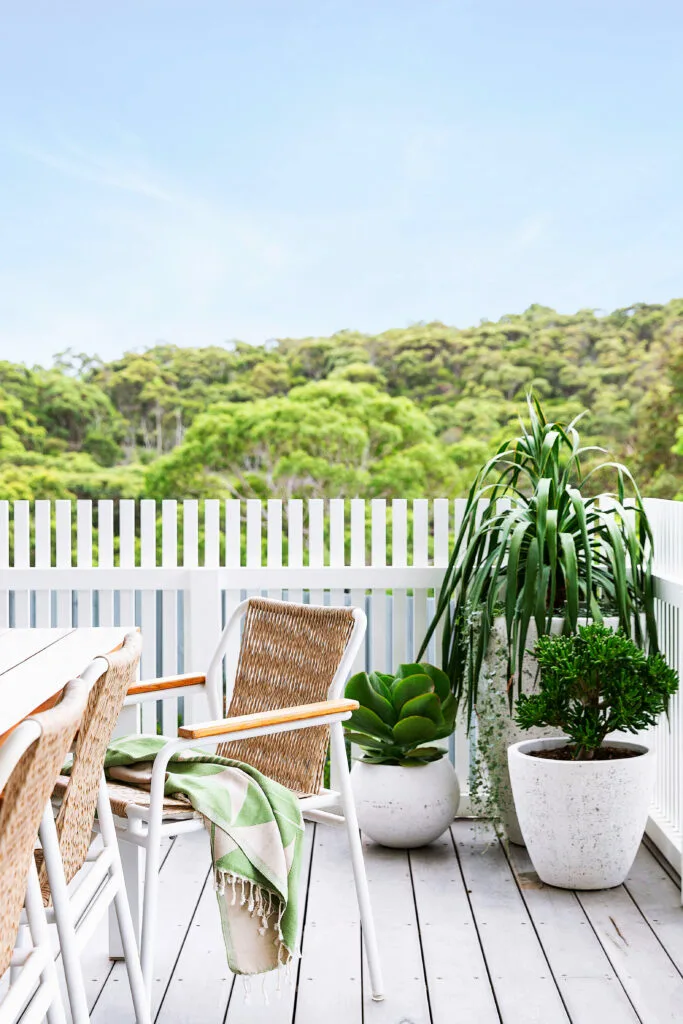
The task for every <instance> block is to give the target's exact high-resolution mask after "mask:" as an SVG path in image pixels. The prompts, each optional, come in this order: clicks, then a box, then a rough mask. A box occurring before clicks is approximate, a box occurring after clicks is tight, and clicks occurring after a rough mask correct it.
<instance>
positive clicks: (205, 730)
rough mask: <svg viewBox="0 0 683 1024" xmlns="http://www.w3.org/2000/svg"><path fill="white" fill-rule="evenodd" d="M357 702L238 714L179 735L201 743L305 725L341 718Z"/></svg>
mask: <svg viewBox="0 0 683 1024" xmlns="http://www.w3.org/2000/svg"><path fill="white" fill-rule="evenodd" d="M357 707H358V701H357V700H347V699H346V698H345V697H340V698H339V700H322V701H320V702H319V703H317V704H298V705H297V706H296V707H293V708H278V710H276V711H257V712H256V714H253V715H235V716H234V717H233V718H223V719H221V720H219V721H215V722H199V723H198V724H197V725H182V726H181V727H180V728H179V729H178V735H179V736H180V737H182V739H184V740H200V739H204V738H205V737H207V736H223V735H225V734H226V733H233V732H246V731H247V730H249V729H263V728H264V727H267V726H269V725H284V724H285V723H286V722H303V721H305V720H306V719H307V718H323V717H324V716H326V715H340V714H344V713H350V712H351V711H355V710H356V708H357Z"/></svg>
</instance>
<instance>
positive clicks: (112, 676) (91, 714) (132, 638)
mask: <svg viewBox="0 0 683 1024" xmlns="http://www.w3.org/2000/svg"><path fill="white" fill-rule="evenodd" d="M141 651H142V638H141V636H140V634H139V633H129V634H128V635H127V636H126V637H125V639H124V641H123V645H122V646H121V647H120V648H118V650H116V651H112V652H111V654H107V655H103V656H102V657H101V658H98V659H96V661H97V663H98V664H99V665H100V666H101V667H104V669H105V670H104V672H102V673H101V674H99V676H98V678H96V680H95V682H94V683H93V684H92V685H91V688H90V693H89V696H88V702H87V704H86V707H85V712H84V714H83V719H82V721H81V725H80V728H79V730H78V736H77V737H76V743H75V746H74V756H73V764H72V767H71V773H70V775H69V781H68V783H67V785H66V789H65V791H64V794H63V796H62V800H61V804H60V807H59V811H58V813H57V819H56V826H57V835H58V836H59V848H60V851H61V854H62V862H63V864H64V877H65V879H66V881H67V883H68V882H70V881H71V879H72V878H73V877H74V876H75V875H76V874H77V873H78V871H79V870H80V869H81V867H82V866H83V864H84V862H85V858H86V855H87V853H88V849H89V848H90V843H91V840H92V826H93V821H94V820H95V809H96V806H97V794H98V791H99V785H100V779H101V776H102V766H103V764H104V756H105V754H106V752H107V746H108V745H109V741H110V739H111V734H112V732H113V730H114V726H115V725H116V720H117V718H118V716H119V713H120V711H121V708H122V707H123V701H124V698H125V696H126V692H127V690H128V687H129V685H130V684H131V683H132V682H133V681H134V680H135V678H136V674H137V667H138V663H139V661H140V654H141ZM93 664H95V663H93ZM89 667H90V666H89ZM87 671H88V670H86V672H84V673H83V675H84V677H86V676H87ZM39 877H40V888H41V891H42V893H43V899H44V900H45V901H47V900H49V896H50V887H49V882H48V879H47V871H46V868H45V864H44V863H41V864H40V872H39Z"/></svg>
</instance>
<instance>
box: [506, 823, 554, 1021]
mask: <svg viewBox="0 0 683 1024" xmlns="http://www.w3.org/2000/svg"><path fill="white" fill-rule="evenodd" d="M498 842H499V844H500V848H501V850H502V851H503V856H504V857H505V860H506V861H507V864H508V867H509V868H510V873H511V874H512V877H513V879H514V883H515V885H516V886H517V892H518V893H519V895H520V897H521V900H522V903H523V904H524V909H525V910H526V913H527V917H528V918H529V924H530V925H531V927H532V928H533V930H534V935H535V936H536V938H537V939H538V944H539V946H540V947H541V952H542V954H543V958H544V960H545V962H546V963H547V965H548V970H549V971H550V977H551V978H552V979H553V982H554V983H555V988H556V989H557V994H558V996H559V997H560V1000H561V1002H562V1005H563V1006H564V1011H565V1013H566V1014H567V1020H569V1021H570V1022H571V1020H572V1018H571V1014H570V1012H569V1007H568V1006H567V1000H566V999H565V997H564V992H563V991H562V988H561V986H560V985H559V984H558V981H557V976H556V974H555V969H554V967H553V965H552V964H551V963H550V958H549V957H548V951H547V950H546V948H545V945H544V943H543V940H542V939H541V936H540V934H539V931H538V928H537V926H536V922H535V921H534V916H533V914H532V913H531V910H530V909H529V904H528V903H527V900H526V896H525V895H524V890H523V889H522V886H521V885H520V884H519V878H518V877H517V872H516V871H515V866H514V864H513V863H512V861H511V860H510V857H509V855H508V851H507V849H506V848H505V843H501V842H500V839H499V840H498Z"/></svg>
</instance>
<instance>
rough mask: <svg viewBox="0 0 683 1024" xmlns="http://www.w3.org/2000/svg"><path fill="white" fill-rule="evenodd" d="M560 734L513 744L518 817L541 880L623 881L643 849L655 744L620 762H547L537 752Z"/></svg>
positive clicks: (578, 884) (605, 884)
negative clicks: (535, 754) (551, 737)
mask: <svg viewBox="0 0 683 1024" xmlns="http://www.w3.org/2000/svg"><path fill="white" fill-rule="evenodd" d="M566 742H567V740H566V738H565V737H562V738H560V739H545V740H537V739H536V740H534V739H531V740H529V739H527V740H523V741H522V742H521V743H515V744H514V746H512V747H510V749H509V751H508V760H509V766H510V778H511V780H512V791H513V794H514V798H515V807H516V808H517V816H518V818H519V824H520V827H521V829H522V833H523V835H524V840H525V842H526V847H527V850H528V851H529V856H530V857H531V860H532V862H533V865H534V868H535V870H536V872H537V874H538V876H539V877H540V878H541V880H542V881H543V882H546V883H547V884H548V885H556V886H559V887H560V888H562V889H611V888H612V887H613V886H615V885H621V883H622V882H623V881H624V879H625V878H626V876H627V874H628V872H629V870H630V868H631V865H632V864H633V861H634V859H635V856H636V853H637V852H638V846H639V845H640V841H641V839H642V838H643V832H644V830H645V825H646V823H647V814H648V810H649V807H650V801H651V799H652V790H653V786H654V779H655V774H654V773H655V757H654V751H652V750H648V748H647V747H644V746H642V745H641V744H639V743H631V742H624V741H621V740H611V739H610V740H608V741H607V742H608V743H609V745H610V746H614V747H623V748H625V749H628V750H637V751H639V754H640V756H638V757H625V758H623V759H621V760H616V761H549V760H546V759H545V758H542V757H534V756H533V751H534V750H540V749H542V748H548V747H560V746H563V745H564V744H565V743H566Z"/></svg>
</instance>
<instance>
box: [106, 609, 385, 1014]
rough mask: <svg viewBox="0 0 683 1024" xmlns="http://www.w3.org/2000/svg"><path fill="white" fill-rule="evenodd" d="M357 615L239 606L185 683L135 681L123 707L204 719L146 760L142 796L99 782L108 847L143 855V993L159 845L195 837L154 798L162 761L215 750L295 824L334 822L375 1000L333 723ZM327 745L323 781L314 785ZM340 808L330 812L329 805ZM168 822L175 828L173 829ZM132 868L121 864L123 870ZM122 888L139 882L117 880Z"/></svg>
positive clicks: (340, 708)
mask: <svg viewBox="0 0 683 1024" xmlns="http://www.w3.org/2000/svg"><path fill="white" fill-rule="evenodd" d="M240 628H241V629H242V635H241V642H240V653H239V659H238V664H237V670H236V673H235V678H234V680H228V683H229V686H228V690H229V692H228V702H229V703H228V714H227V718H224V717H223V716H224V713H225V712H224V702H223V660H224V656H225V653H226V650H227V648H228V645H229V644H230V641H231V639H232V638H233V637H234V636H235V635H236V634H237V633H238V631H239V630H240ZM365 628H366V618H365V613H364V612H363V611H361V610H360V609H359V608H328V607H316V606H312V605H303V604H295V603H293V602H292V603H290V602H282V601H273V600H270V599H267V598H250V599H248V600H246V601H243V602H242V603H241V604H240V605H238V606H237V608H236V609H235V611H234V613H233V614H232V616H231V617H230V619H229V621H228V624H227V625H226V627H225V629H224V630H223V633H222V635H221V637H220V640H219V643H218V646H217V648H216V650H215V652H214V654H213V657H212V659H211V662H210V665H209V667H208V669H207V671H206V674H205V675H197V674H186V675H184V676H183V675H181V676H176V677H171V678H167V679H163V680H153V681H149V682H144V683H138V684H135V685H134V686H133V687H132V688H131V690H130V691H129V695H128V698H127V701H126V703H128V704H130V703H141V702H143V701H146V700H157V699H159V698H163V697H164V695H170V696H179V695H185V694H187V695H191V694H197V693H203V694H205V696H206V697H207V699H208V704H209V708H210V713H211V714H212V715H213V720H212V721H210V722H204V723H200V724H196V725H193V726H183V727H181V728H180V729H179V730H178V738H177V739H169V741H168V742H167V743H166V745H165V746H164V747H163V748H162V750H161V751H160V752H159V753H158V754H157V756H156V759H155V762H154V768H153V772H152V783H151V789H150V792H149V793H145V792H143V791H142V790H136V789H135V788H134V787H132V786H127V785H124V784H119V783H117V784H113V785H112V784H110V795H111V799H112V805H113V810H114V814H115V815H116V825H117V832H118V835H119V839H120V840H121V841H122V843H124V844H125V843H126V842H127V843H131V844H134V845H136V846H138V847H142V848H143V849H144V850H145V851H146V858H145V860H146V868H145V882H144V894H143V910H142V944H141V959H142V970H143V975H144V977H145V983H146V986H147V989H148V990H149V988H150V981H151V978H152V971H153V963H154V929H155V923H156V912H157V902H158V871H159V864H160V843H161V839H162V837H166V836H173V835H177V834H178V833H179V832H181V831H182V832H188V831H194V830H195V829H201V828H203V823H202V820H201V819H200V818H199V816H198V815H196V814H194V812H193V810H192V808H191V807H188V804H187V801H185V800H180V799H174V798H168V797H164V782H165V773H166V767H167V765H168V762H169V759H170V758H171V757H172V756H173V755H174V754H176V753H177V752H178V751H180V750H186V749H188V748H190V747H198V746H207V745H209V746H213V745H215V744H218V753H219V754H221V755H224V756H227V757H231V758H235V759H237V760H239V761H243V762H247V763H248V764H250V765H252V766H253V767H255V768H257V769H258V770H259V771H261V772H263V773H264V774H265V775H268V776H270V777H271V778H273V779H275V780H276V781H277V782H280V783H281V784H282V785H284V786H287V787H288V788H289V789H291V790H292V791H293V792H295V793H296V794H297V795H298V796H299V798H300V806H301V809H302V812H303V814H304V817H306V818H308V819H309V820H314V821H319V822H324V823H326V824H338V825H345V826H346V830H347V834H348V840H349V846H350V854H351V862H352V865H353V872H354V879H355V883H356V894H357V897H358V905H359V910H360V916H361V922H362V926H363V941H364V943H365V947H366V951H367V954H368V964H369V968H370V980H371V985H372V992H373V997H374V998H375V999H382V998H383V987H382V977H381V969H380V962H379V955H378V950H377V942H376V936H375V926H374V921H373V916H372V908H371V905H370V897H369V891H368V884H367V877H366V873H365V864H364V861H363V849H362V845H361V841H360V833H359V830H358V820H357V817H356V809H355V805H354V802H353V794H352V792H351V785H350V781H349V768H348V763H347V760H346V749H345V744H344V734H343V729H342V722H343V721H344V720H345V719H348V718H349V717H350V715H351V712H352V711H353V710H354V709H355V708H356V707H358V705H357V703H356V702H355V701H351V700H346V699H344V698H343V697H342V696H341V694H342V690H343V687H344V684H345V682H346V679H347V676H348V674H349V671H350V669H351V666H352V665H353V662H354V659H355V657H356V655H357V654H358V652H359V651H360V648H361V645H362V643H363V638H364V635H365ZM328 744H331V753H332V765H333V770H332V780H333V785H335V784H336V787H337V788H336V789H334V790H333V789H325V788H324V787H323V773H324V769H325V760H326V755H327V750H328ZM339 805H341V813H337V812H336V808H337V807H338V806H339ZM179 819H180V820H179ZM131 862H132V863H135V860H134V859H132V858H129V859H128V860H127V863H131ZM129 883H130V884H131V885H133V886H137V885H138V884H139V879H137V878H134V877H133V878H129Z"/></svg>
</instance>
